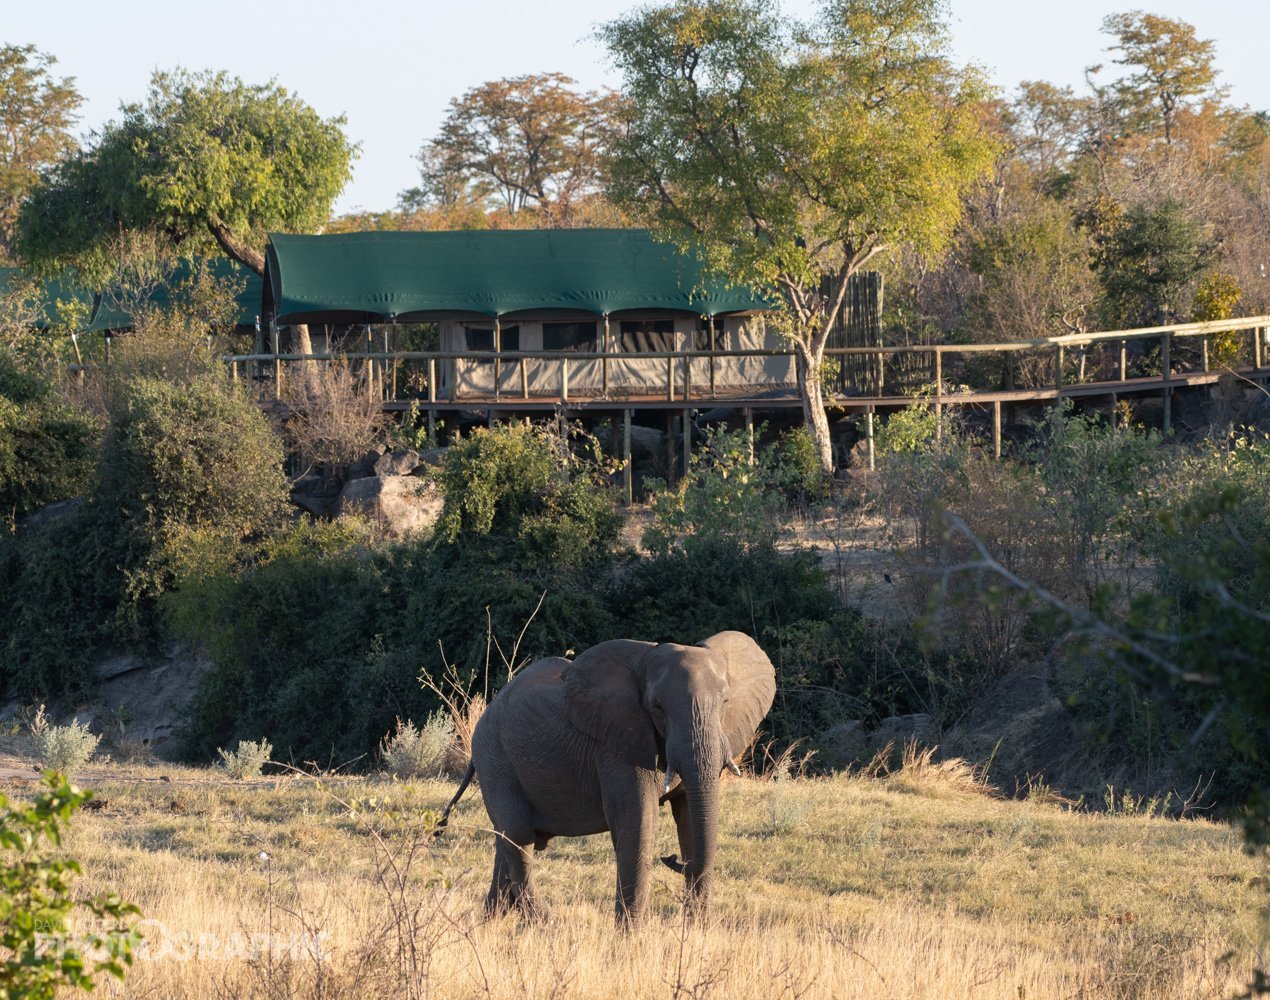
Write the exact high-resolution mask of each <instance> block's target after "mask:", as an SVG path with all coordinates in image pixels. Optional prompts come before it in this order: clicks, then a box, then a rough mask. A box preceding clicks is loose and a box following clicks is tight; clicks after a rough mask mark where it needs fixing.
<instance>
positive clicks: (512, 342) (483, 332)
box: [463, 326, 520, 351]
mask: <svg viewBox="0 0 1270 1000" xmlns="http://www.w3.org/2000/svg"><path fill="white" fill-rule="evenodd" d="M498 340H499V346H500V347H501V348H502V349H503V350H504V351H519V350H520V327H519V326H505V327H503V328H502V329H501V330H500V331H499V332H498ZM463 346H464V349H465V350H468V351H492V350H493V349H494V328H493V327H492V326H465V327H464V328H463Z"/></svg>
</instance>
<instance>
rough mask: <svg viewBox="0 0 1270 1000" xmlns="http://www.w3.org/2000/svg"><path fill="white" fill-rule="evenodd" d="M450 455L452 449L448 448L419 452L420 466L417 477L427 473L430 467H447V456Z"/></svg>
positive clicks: (416, 471)
mask: <svg viewBox="0 0 1270 1000" xmlns="http://www.w3.org/2000/svg"><path fill="white" fill-rule="evenodd" d="M449 453H450V449H449V448H448V447H447V448H429V449H427V451H421V452H419V465H418V467H417V468H416V469H415V475H416V476H418V475H422V474H423V473H424V472H426V471H427V468H428V466H432V467H433V468H437V469H439V468H441V466H443V465H445V456H446V455H448V454H449Z"/></svg>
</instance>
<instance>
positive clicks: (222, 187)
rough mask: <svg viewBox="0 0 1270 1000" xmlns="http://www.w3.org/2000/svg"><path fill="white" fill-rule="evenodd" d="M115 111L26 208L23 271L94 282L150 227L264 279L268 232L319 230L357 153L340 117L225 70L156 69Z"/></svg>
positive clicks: (20, 231) (21, 227) (192, 250)
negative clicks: (127, 242)
mask: <svg viewBox="0 0 1270 1000" xmlns="http://www.w3.org/2000/svg"><path fill="white" fill-rule="evenodd" d="M122 111H123V117H122V119H121V120H120V121H118V122H111V123H110V124H108V125H106V126H105V128H104V129H103V130H102V132H101V134H100V135H98V136H96V137H95V142H94V143H93V144H92V145H90V146H89V147H88V148H86V149H84V150H83V151H82V152H80V153H78V154H76V155H74V156H71V157H69V158H68V159H66V160H64V161H63V162H62V164H61V165H60V166H59V167H58V168H57V169H56V170H55V171H54V172H53V174H52V175H51V176H50V178H49V179H48V182H47V183H46V184H44V185H43V186H41V187H39V188H37V189H35V191H33V192H32V194H31V197H30V198H29V199H28V201H27V202H26V204H25V205H24V206H23V208H22V213H21V215H20V217H19V227H18V248H19V251H20V253H21V255H22V257H23V259H24V261H25V262H26V263H27V264H28V265H30V266H32V267H34V268H36V269H37V270H60V269H61V268H63V267H66V266H68V265H73V266H76V267H78V268H79V269H80V270H81V272H84V273H87V274H94V275H98V276H100V275H102V274H104V273H105V272H106V271H108V265H107V258H108V255H109V251H110V248H111V246H112V241H114V240H115V239H116V238H117V236H118V233H119V232H120V231H121V230H123V231H128V230H150V231H157V232H159V233H162V234H163V235H165V236H166V237H168V238H169V239H171V240H172V241H173V242H174V243H175V244H176V245H177V246H178V247H179V248H180V249H181V250H182V252H188V253H203V252H208V251H211V252H214V251H215V250H216V249H219V250H221V251H223V252H224V253H225V254H226V255H227V256H229V257H231V258H232V259H234V260H236V261H238V262H239V263H240V264H243V265H244V266H246V267H249V268H251V270H253V271H255V272H256V273H257V274H261V275H263V274H264V267H265V259H264V241H265V233H266V232H267V231H268V230H270V229H280V230H285V231H288V232H295V231H300V232H303V231H305V230H313V229H316V228H318V227H320V226H322V225H323V224H324V223H325V222H326V221H327V219H328V218H329V216H330V211H331V204H332V202H333V201H334V200H335V197H336V196H337V195H338V194H339V193H340V191H341V190H342V189H343V187H344V184H345V182H346V181H347V180H348V178H349V176H350V165H351V162H352V157H353V155H354V154H355V152H356V148H355V147H354V146H353V145H352V144H350V143H349V141H348V139H347V138H346V137H345V136H344V132H343V129H342V126H343V124H344V119H343V118H328V119H323V118H321V117H320V116H319V115H318V113H317V112H316V111H314V110H313V109H312V108H311V107H309V106H308V105H307V104H305V103H304V102H303V101H301V100H300V99H299V98H298V97H296V96H295V95H293V94H290V93H288V92H287V91H286V90H285V89H284V88H282V87H279V86H278V85H277V84H276V83H272V82H271V83H268V84H263V85H251V84H245V83H243V82H242V80H240V79H238V78H237V77H230V76H228V75H227V74H225V73H211V72H203V73H189V72H186V71H184V70H176V71H175V72H171V73H156V74H155V75H154V76H153V77H152V78H151V81H150V93H149V95H148V96H147V98H146V100H145V102H144V103H140V104H128V105H124V107H123V109H122ZM305 339H307V338H305ZM301 349H302V350H307V345H304V344H302V345H301Z"/></svg>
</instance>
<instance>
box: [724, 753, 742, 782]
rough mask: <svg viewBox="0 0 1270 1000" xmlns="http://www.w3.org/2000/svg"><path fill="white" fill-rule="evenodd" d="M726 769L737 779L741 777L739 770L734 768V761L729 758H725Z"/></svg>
mask: <svg viewBox="0 0 1270 1000" xmlns="http://www.w3.org/2000/svg"><path fill="white" fill-rule="evenodd" d="M727 768H728V770H729V771H731V772H732V773H733V774H735V775H736V776H737V777H738V778H739V777H740V776H741V769H740V768H739V767H737V766H736V761H734V760H733V759H732V758H731V757H729V758H727Z"/></svg>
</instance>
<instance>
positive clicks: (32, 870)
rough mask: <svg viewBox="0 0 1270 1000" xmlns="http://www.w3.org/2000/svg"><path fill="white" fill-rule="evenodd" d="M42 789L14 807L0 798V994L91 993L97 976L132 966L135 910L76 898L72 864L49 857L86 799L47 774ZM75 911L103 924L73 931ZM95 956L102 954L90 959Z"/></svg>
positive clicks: (117, 902) (35, 998)
mask: <svg viewBox="0 0 1270 1000" xmlns="http://www.w3.org/2000/svg"><path fill="white" fill-rule="evenodd" d="M44 785H45V789H46V790H45V791H43V792H41V793H40V794H39V795H37V796H36V797H35V799H34V800H33V801H32V802H31V803H30V804H29V805H25V806H23V805H14V804H12V803H10V802H9V800H8V798H6V797H5V796H3V795H0V810H3V812H0V849H3V851H4V852H5V854H6V857H5V858H4V861H3V864H2V865H0V927H2V928H3V931H2V932H0V945H3V947H4V950H5V957H4V958H3V960H0V996H4V997H24V998H28V1000H53V998H54V997H55V996H58V995H61V991H62V990H64V989H72V990H85V991H91V990H93V989H94V988H95V987H96V986H97V985H98V977H99V976H101V975H102V974H103V973H105V974H107V975H110V976H113V977H114V978H116V979H120V980H122V979H123V977H124V971H125V969H126V968H127V967H128V966H129V965H131V964H132V958H133V955H132V952H133V947H134V944H135V942H136V940H137V934H136V932H135V931H134V930H132V929H131V928H130V927H129V926H128V925H127V923H126V921H127V919H128V917H130V916H131V915H133V914H136V913H138V912H139V911H138V910H137V908H136V907H135V906H132V905H131V904H129V903H125V902H123V900H121V899H120V898H119V897H118V896H116V895H114V894H111V895H107V896H102V897H99V898H96V899H86V900H76V899H75V898H74V897H73V896H72V895H71V891H72V890H71V881H72V879H73V878H74V876H76V875H78V874H79V873H80V867H79V863H78V862H76V861H74V860H71V859H66V860H62V859H57V858H52V857H49V856H48V853H47V851H48V848H49V847H54V848H56V847H58V846H60V845H61V842H62V828H63V826H64V825H65V824H66V822H67V821H68V820H69V819H70V818H71V815H72V814H73V813H74V812H75V811H76V810H77V809H79V808H80V807H81V806H83V805H84V803H85V802H88V801H89V800H90V799H91V798H92V793H91V792H82V791H80V790H79V789H78V788H76V787H75V786H74V785H71V784H69V783H68V782H67V780H66V778H64V777H63V776H62V775H59V774H54V773H51V772H50V773H49V774H47V775H45V778H44ZM76 911H82V912H85V913H87V914H91V915H92V916H93V917H94V918H96V920H97V921H100V922H103V923H107V924H108V929H107V930H106V931H105V932H104V933H98V932H95V931H87V932H83V933H77V934H75V936H72V932H71V927H70V924H69V921H70V918H71V917H72V915H73V914H74V913H75V912H76ZM96 955H101V956H102V957H91V956H96Z"/></svg>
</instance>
